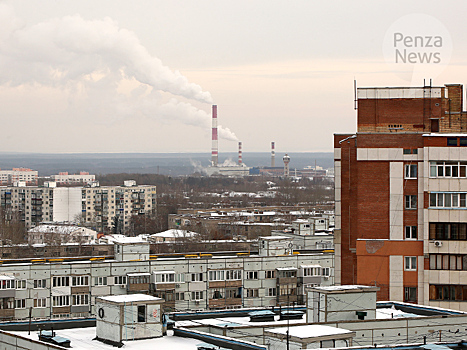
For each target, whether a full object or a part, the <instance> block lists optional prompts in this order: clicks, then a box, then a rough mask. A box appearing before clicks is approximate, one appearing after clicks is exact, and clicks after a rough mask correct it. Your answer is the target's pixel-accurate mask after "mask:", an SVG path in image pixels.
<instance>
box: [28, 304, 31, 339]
mask: <svg viewBox="0 0 467 350" xmlns="http://www.w3.org/2000/svg"><path fill="white" fill-rule="evenodd" d="M31 318H32V307H30V308H29V329H28V335H30V334H31Z"/></svg>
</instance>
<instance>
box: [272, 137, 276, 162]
mask: <svg viewBox="0 0 467 350" xmlns="http://www.w3.org/2000/svg"><path fill="white" fill-rule="evenodd" d="M275 166H276V144H275V142H274V141H272V142H271V168H274V167H275Z"/></svg>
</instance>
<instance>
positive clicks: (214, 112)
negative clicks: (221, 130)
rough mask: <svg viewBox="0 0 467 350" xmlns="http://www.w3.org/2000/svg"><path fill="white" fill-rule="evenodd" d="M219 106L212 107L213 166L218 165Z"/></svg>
mask: <svg viewBox="0 0 467 350" xmlns="http://www.w3.org/2000/svg"><path fill="white" fill-rule="evenodd" d="M217 146H218V141H217V105H212V154H211V163H212V164H211V165H212V166H215V167H216V166H217V164H218V153H219V150H218V148H217Z"/></svg>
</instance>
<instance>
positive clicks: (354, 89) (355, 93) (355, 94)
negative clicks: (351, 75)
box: [353, 79, 358, 110]
mask: <svg viewBox="0 0 467 350" xmlns="http://www.w3.org/2000/svg"><path fill="white" fill-rule="evenodd" d="M357 108H358V107H357V80H356V79H354V80H353V109H355V110H357Z"/></svg>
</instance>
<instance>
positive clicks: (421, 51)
mask: <svg viewBox="0 0 467 350" xmlns="http://www.w3.org/2000/svg"><path fill="white" fill-rule="evenodd" d="M393 44H394V49H395V62H396V63H411V64H416V63H434V64H439V63H441V49H442V47H443V38H442V36H432V35H425V36H421V35H415V36H413V35H404V34H403V33H400V32H395V33H394V36H393Z"/></svg>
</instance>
